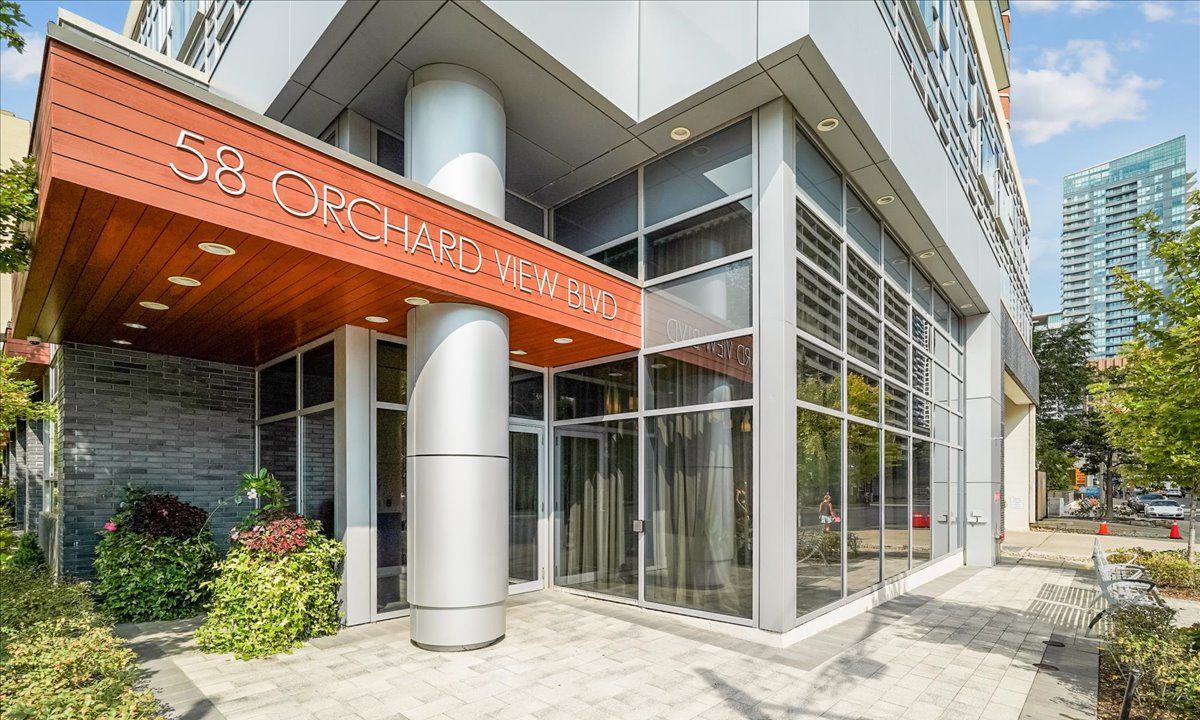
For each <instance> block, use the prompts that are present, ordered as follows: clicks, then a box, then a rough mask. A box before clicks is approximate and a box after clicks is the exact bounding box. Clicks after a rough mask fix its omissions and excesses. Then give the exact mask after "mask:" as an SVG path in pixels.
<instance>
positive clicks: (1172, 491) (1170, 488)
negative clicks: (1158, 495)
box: [1162, 483, 1183, 498]
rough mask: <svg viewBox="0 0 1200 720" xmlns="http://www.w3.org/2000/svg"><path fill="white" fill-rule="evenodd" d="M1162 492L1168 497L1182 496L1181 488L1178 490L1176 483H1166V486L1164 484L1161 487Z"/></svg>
mask: <svg viewBox="0 0 1200 720" xmlns="http://www.w3.org/2000/svg"><path fill="white" fill-rule="evenodd" d="M1162 494H1163V495H1166V496H1167V497H1169V498H1171V497H1177V498H1181V497H1183V490H1180V489H1179V486H1178V485H1172V484H1171V483H1167V484H1166V486H1164V488H1163V491H1162Z"/></svg>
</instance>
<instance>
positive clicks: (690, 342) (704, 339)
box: [642, 325, 753, 355]
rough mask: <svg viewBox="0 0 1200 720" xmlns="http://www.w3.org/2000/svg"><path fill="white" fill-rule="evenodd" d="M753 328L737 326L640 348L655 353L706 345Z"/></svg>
mask: <svg viewBox="0 0 1200 720" xmlns="http://www.w3.org/2000/svg"><path fill="white" fill-rule="evenodd" d="M752 329H753V325H751V326H750V327H745V328H737V329H734V330H726V331H724V332H719V333H714V334H712V335H701V336H700V337H697V338H689V339H687V340H677V341H676V342H671V343H664V344H662V345H655V346H653V347H647V348H643V349H642V354H643V355H656V354H658V353H663V352H667V351H669V350H678V349H680V348H689V347H693V346H696V345H706V344H708V343H714V342H718V341H720V340H730V339H732V338H739V337H745V336H746V335H747V334H749V331H751V330H752Z"/></svg>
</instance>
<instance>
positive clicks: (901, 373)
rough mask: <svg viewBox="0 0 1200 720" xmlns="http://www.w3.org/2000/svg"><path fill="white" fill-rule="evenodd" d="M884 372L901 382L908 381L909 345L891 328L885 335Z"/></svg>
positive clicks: (885, 331) (886, 330)
mask: <svg viewBox="0 0 1200 720" xmlns="http://www.w3.org/2000/svg"><path fill="white" fill-rule="evenodd" d="M883 370H884V372H886V373H887V374H888V375H891V376H892V377H894V378H895V379H897V380H899V381H900V382H904V381H905V380H907V379H908V343H907V342H905V341H904V340H902V339H901V338H900V336H899V335H897V334H896V333H894V332H892V330H891V328H886V329H885V330H884V333H883Z"/></svg>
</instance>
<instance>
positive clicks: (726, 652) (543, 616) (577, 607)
mask: <svg viewBox="0 0 1200 720" xmlns="http://www.w3.org/2000/svg"><path fill="white" fill-rule="evenodd" d="M1094 596H1095V590H1094V584H1093V583H1092V582H1091V580H1090V577H1089V573H1086V572H1082V571H1080V572H1077V571H1075V570H1071V569H1064V568H1060V567H1043V566H1035V565H1031V564H1026V563H1021V564H1017V563H1009V564H1003V565H1000V566H997V567H994V568H989V569H986V570H979V569H974V568H962V569H959V570H956V571H954V572H952V573H950V574H949V575H946V576H944V577H942V578H939V579H938V580H935V581H933V582H931V583H929V584H927V585H925V586H923V587H922V588H919V589H918V590H916V591H914V592H912V593H909V594H907V595H904V596H901V597H899V598H897V599H895V600H892V601H890V602H888V603H885V604H883V605H881V606H879V607H877V608H875V609H874V610H871V611H870V612H868V613H865V614H863V615H861V616H858V617H856V618H853V619H851V620H849V621H847V622H844V623H841V624H840V625H837V626H836V627H834V628H832V629H830V630H826V631H823V632H822V633H820V634H819V635H817V636H815V637H812V638H809V639H807V640H802V641H800V642H798V643H796V644H795V645H793V646H791V647H789V648H784V649H780V648H774V647H770V646H768V645H764V644H758V643H755V642H752V641H749V640H746V639H743V638H740V637H735V636H734V635H732V634H729V633H723V632H715V631H713V630H712V629H709V628H706V627H698V626H697V624H696V623H694V622H689V621H685V620H681V619H679V618H677V617H675V616H671V615H668V614H664V613H657V612H651V611H644V610H639V609H636V608H631V607H628V606H624V605H618V604H615V603H610V602H604V601H599V600H593V599H588V598H582V597H577V596H573V595H569V594H566V593H562V592H558V591H545V592H539V593H534V594H531V595H525V596H521V597H518V598H515V599H514V600H513V601H512V602H511V606H510V610H509V614H508V618H509V619H508V636H507V638H506V639H505V640H504V641H503V642H501V643H499V644H498V645H495V646H493V647H491V648H487V649H484V650H479V651H475V652H470V653H429V652H424V651H421V650H419V649H417V648H415V647H414V646H413V645H412V644H411V643H410V642H409V640H408V621H407V620H403V619H402V620H393V621H389V622H383V623H376V624H374V625H367V626H360V627H356V628H350V629H346V630H343V631H342V632H341V633H339V634H338V635H337V636H335V637H330V638H320V639H317V640H315V641H313V642H312V643H310V644H308V645H306V646H305V647H303V648H301V649H299V650H297V651H296V652H293V653H292V654H290V655H282V656H278V657H273V658H268V659H263V660H255V661H250V662H241V661H237V660H233V659H232V658H231V657H229V656H226V655H204V654H201V653H199V652H198V651H196V650H195V648H194V647H193V646H192V643H191V640H190V630H191V627H192V626H191V625H190V624H188V623H181V624H163V623H159V624H146V625H140V626H123V627H122V628H120V631H121V632H122V634H124V635H125V636H126V637H129V638H132V639H133V642H134V646H135V649H136V650H138V652H139V654H140V655H141V657H142V666H143V667H144V668H145V669H146V671H147V674H148V676H149V679H150V683H151V687H152V688H153V689H154V690H155V691H156V693H157V694H158V696H159V697H160V698H161V699H163V700H164V701H165V702H167V703H169V704H170V705H171V706H172V708H173V710H174V712H175V717H176V718H180V719H183V720H223V719H227V720H270V719H272V718H280V719H283V718H287V719H288V720H304V719H314V718H321V719H322V720H324V719H326V718H350V719H355V720H370V719H373V718H393V719H396V720H405V719H407V720H425V719H427V718H434V719H435V720H450V719H456V720H457V719H460V718H495V719H497V720H503V719H507V718H512V719H517V718H581V719H586V718H621V720H637V719H638V718H664V719H668V720H670V719H677V720H684V719H687V718H702V719H704V720H718V719H720V718H736V719H741V720H767V719H772V718H814V719H815V718H829V719H831V720H855V719H859V718H869V719H878V720H885V719H886V720H893V719H896V718H899V719H902V720H910V719H911V720H932V719H935V718H953V720H1018V719H1019V718H1020V719H1021V720H1038V719H1040V718H1046V719H1049V718H1054V720H1075V719H1077V718H1078V719H1079V720H1082V719H1083V718H1087V717H1091V718H1094V717H1095V685H1096V655H1095V643H1094V642H1093V641H1092V640H1091V639H1089V638H1087V637H1085V635H1084V631H1083V628H1084V627H1085V626H1086V623H1087V620H1088V613H1087V611H1086V610H1085V606H1086V605H1087V604H1088V602H1090V601H1091V599H1092V598H1093V597H1094ZM1046 640H1054V641H1057V642H1061V643H1062V644H1063V647H1050V646H1047V645H1046V644H1044V641H1046ZM1048 650H1049V652H1050V653H1051V655H1047V654H1046V653H1047V651H1048ZM1043 659H1046V660H1047V661H1048V662H1049V661H1051V660H1052V661H1053V662H1052V664H1053V665H1055V666H1057V670H1042V671H1039V669H1038V668H1037V667H1035V664H1036V663H1039V662H1041V661H1042V660H1043Z"/></svg>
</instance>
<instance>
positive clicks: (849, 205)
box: [846, 190, 881, 262]
mask: <svg viewBox="0 0 1200 720" xmlns="http://www.w3.org/2000/svg"><path fill="white" fill-rule="evenodd" d="M880 231H881V230H880V227H879V221H878V220H876V219H875V215H874V214H873V213H872V212H871V206H870V204H868V203H867V202H866V201H864V200H863V199H862V197H860V196H859V194H858V193H857V192H855V191H853V190H849V191H848V192H847V193H846V232H848V233H849V234H850V239H851V240H853V241H854V243H855V244H856V245H858V246H859V247H860V248H862V249H863V250H864V251H865V252H866V253H867V257H869V258H871V259H872V260H874V261H875V262H879V245H880V242H881V240H880V237H879V234H880Z"/></svg>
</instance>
